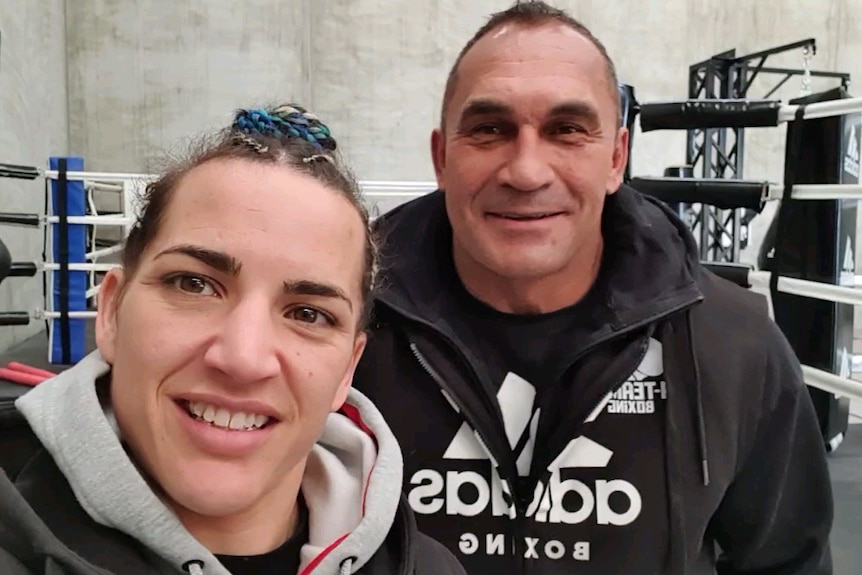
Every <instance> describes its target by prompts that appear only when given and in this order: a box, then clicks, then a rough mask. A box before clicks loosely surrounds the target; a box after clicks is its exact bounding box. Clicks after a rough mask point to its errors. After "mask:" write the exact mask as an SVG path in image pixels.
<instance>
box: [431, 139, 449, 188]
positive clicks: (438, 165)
mask: <svg viewBox="0 0 862 575" xmlns="http://www.w3.org/2000/svg"><path fill="white" fill-rule="evenodd" d="M431 161H432V162H433V163H434V174H435V175H436V177H437V187H438V188H439V189H441V190H442V189H445V186H444V185H443V170H445V169H446V137H445V135H444V134H443V131H442V130H441V129H440V128H436V129H435V130H434V131H433V132H431Z"/></svg>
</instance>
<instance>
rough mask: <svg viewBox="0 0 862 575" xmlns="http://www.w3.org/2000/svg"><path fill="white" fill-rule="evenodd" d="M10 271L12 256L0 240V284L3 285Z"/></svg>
mask: <svg viewBox="0 0 862 575" xmlns="http://www.w3.org/2000/svg"><path fill="white" fill-rule="evenodd" d="M11 270H12V254H10V253H9V248H7V247H6V244H4V243H3V240H2V239H0V283H3V280H5V279H6V278H7V277H8V276H9V275H10V274H9V272H10V271H11Z"/></svg>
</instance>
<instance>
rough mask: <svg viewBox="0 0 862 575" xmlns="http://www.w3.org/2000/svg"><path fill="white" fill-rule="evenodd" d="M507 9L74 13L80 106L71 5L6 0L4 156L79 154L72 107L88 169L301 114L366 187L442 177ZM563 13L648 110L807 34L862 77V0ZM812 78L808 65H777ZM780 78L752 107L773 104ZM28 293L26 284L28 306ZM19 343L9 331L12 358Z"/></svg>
mask: <svg viewBox="0 0 862 575" xmlns="http://www.w3.org/2000/svg"><path fill="white" fill-rule="evenodd" d="M508 4H509V0H427V1H422V2H416V1H414V0H291V1H288V2H274V1H272V0H244V1H242V2H239V1H237V0H214V1H212V2H206V3H204V2H200V1H198V0H176V1H174V2H164V1H157V0H144V1H140V2H118V1H117V0H87V1H82V0H68V2H67V6H66V12H67V18H66V42H65V46H66V47H67V49H66V50H65V56H66V58H65V62H67V63H68V98H67V97H66V94H65V91H64V89H63V87H62V86H61V85H58V84H62V82H59V83H58V82H57V81H56V80H55V79H56V78H62V77H63V65H64V49H63V46H64V43H63V42H62V37H63V29H62V22H63V19H62V7H63V2H62V0H51V1H46V2H39V3H36V2H27V1H26V0H5V1H4V2H2V3H0V29H2V32H3V49H2V51H3V55H2V64H3V66H2V67H0V95H2V96H0V98H2V100H0V101H2V102H3V103H4V105H3V107H2V110H0V114H3V116H2V119H3V123H2V125H3V126H4V128H6V127H7V126H10V128H9V129H4V130H3V131H2V135H0V138H2V139H0V142H2V143H0V146H2V148H0V151H2V157H3V159H4V160H5V161H11V160H12V159H13V158H14V159H17V160H20V161H24V162H30V163H42V162H43V161H44V159H45V157H46V156H47V155H49V154H50V153H59V152H61V151H63V150H66V144H67V141H66V136H65V134H66V129H65V128H66V116H65V114H64V112H63V110H64V108H65V107H66V106H68V109H69V116H68V118H69V139H68V144H69V145H68V151H69V152H71V153H75V154H80V155H83V156H84V157H85V159H86V165H87V168H88V169H91V170H108V171H122V172H135V171H150V170H151V169H153V168H154V166H155V165H156V164H155V163H154V160H156V159H158V158H159V156H160V154H161V152H162V150H164V149H166V148H169V149H170V148H175V147H176V146H178V145H181V144H182V141H183V139H184V138H185V137H187V136H189V135H192V134H195V133H197V132H200V131H202V130H205V129H208V128H211V127H215V126H221V125H224V124H225V123H226V122H228V121H229V119H230V116H231V113H232V111H233V110H234V109H235V108H236V107H238V106H243V105H249V104H253V103H257V102H268V101H275V100H279V101H283V100H295V101H299V102H302V103H305V104H307V105H308V106H309V107H310V108H312V109H313V110H314V111H316V112H317V113H318V114H319V115H320V116H321V117H322V118H324V120H325V121H327V123H329V124H330V126H331V127H332V129H333V131H334V133H335V136H336V137H337V138H338V139H339V141H340V142H341V144H342V149H343V150H344V151H345V152H346V153H347V155H348V156H349V157H350V159H351V160H353V162H354V165H355V167H356V170H357V172H358V175H359V176H360V178H362V179H387V180H430V179H432V177H433V171H432V168H431V162H430V159H429V153H428V140H429V133H430V130H431V129H432V128H433V127H434V125H435V123H436V121H437V118H438V116H439V100H440V95H441V92H442V88H443V83H444V81H445V76H446V73H447V71H448V67H449V66H450V64H451V62H452V60H453V59H454V57H455V55H456V54H457V52H458V51H459V49H460V47H461V46H462V45H463V43H464V42H465V41H466V40H467V39H468V38H469V36H470V35H471V34H472V33H473V31H474V30H475V29H476V28H477V27H479V26H480V25H481V24H482V23H483V21H484V20H485V17H486V15H487V14H488V13H489V12H491V11H494V10H498V9H502V8H504V7H506V6H507V5H508ZM557 5H559V6H560V7H564V8H567V9H569V10H570V11H571V13H572V14H573V15H574V16H576V17H577V18H580V19H581V20H583V21H584V22H585V23H586V24H587V25H588V26H590V27H591V28H592V29H593V30H594V31H595V33H596V34H597V35H598V36H599V37H600V38H601V39H602V40H603V41H604V42H605V44H606V45H607V47H608V49H609V51H610V53H611V55H612V57H613V58H614V59H615V61H616V63H617V67H618V68H619V71H620V76H621V78H622V79H623V80H624V81H626V82H627V83H630V84H632V85H634V86H635V87H636V90H637V95H638V98H639V99H640V100H641V101H651V100H661V99H674V98H682V97H685V95H686V92H687V77H688V66H689V64H691V63H693V62H695V61H698V60H702V59H705V58H707V57H709V56H710V55H712V54H715V53H717V52H720V51H724V50H727V49H729V48H736V49H737V50H738V52H739V53H740V54H745V53H749V52H752V51H756V50H761V49H764V48H769V47H772V46H775V45H779V44H784V43H788V42H792V41H796V40H799V39H802V38H806V37H814V38H816V39H817V41H818V47H819V52H818V54H817V56H816V57H815V58H814V60H813V61H812V65H813V66H814V67H816V68H818V69H824V70H840V71H846V72H850V73H851V74H853V75H854V77H856V78H858V77H860V76H861V75H862V61H860V60H859V59H858V58H855V57H854V56H855V55H856V54H858V53H859V50H860V48H862V39H860V38H862V37H860V36H858V35H856V34H854V30H856V29H858V24H859V23H860V19H859V16H857V14H859V13H862V12H860V10H862V0H761V2H758V3H751V2H745V1H743V0H673V1H670V0H641V1H640V2H636V3H626V5H627V6H630V9H629V10H628V11H626V10H622V9H620V8H618V7H614V8H610V4H608V3H606V2H605V1H604V0H557ZM635 5H636V7H637V9H631V7H633V6H635ZM44 30H49V31H52V32H51V33H49V34H48V35H47V36H44V35H43V31H44ZM43 36H44V37H45V38H48V39H47V40H45V39H43ZM25 62H26V65H25V64H24V63H25ZM34 62H35V63H36V65H34ZM801 64H802V54H801V52H799V53H795V54H790V55H787V56H786V57H784V58H776V59H774V60H771V61H770V62H769V65H772V66H788V67H794V68H795V67H799V66H801ZM769 80H770V79H766V78H763V79H762V80H760V81H759V82H758V84H757V85H756V86H755V88H754V89H753V90H752V92H751V93H750V95H751V96H753V97H758V96H762V95H763V94H765V92H766V91H767V90H768V89H769V87H770V86H771V84H770V81H769ZM827 85H833V84H829V83H824V82H815V83H814V88H815V89H818V88H822V87H825V86H827ZM799 88H800V83H799V80H798V79H795V80H792V81H791V82H789V83H788V84H787V85H786V86H785V89H784V90H782V91H781V92H779V94H778V95H779V96H781V97H783V98H789V97H793V96H795V95H797V94H798V93H799ZM860 93H862V92H860ZM10 116H11V119H10ZM34 118H37V121H38V122H39V126H40V127H39V128H38V129H35V130H34V129H33V123H34ZM7 119H9V120H8V121H7ZM747 138H748V139H747V147H746V155H745V160H746V175H747V176H751V177H763V178H771V179H773V180H776V181H780V179H781V174H782V166H783V148H784V131H783V129H781V128H777V129H775V128H773V129H763V130H750V131H749V132H748V136H747ZM19 140H20V142H19ZM684 159H685V136H684V134H681V133H679V134H677V133H667V132H655V133H648V134H641V133H636V134H635V150H634V155H633V158H632V162H633V167H634V172H635V173H636V174H641V175H656V174H661V172H662V170H663V169H664V168H665V167H666V166H668V165H672V164H679V163H681V162H683V161H684ZM0 185H2V188H0V194H2V196H0V197H2V198H3V201H4V205H5V202H8V201H12V200H11V198H15V200H14V201H18V202H20V201H23V200H21V199H20V198H21V197H22V196H21V194H19V193H17V192H13V191H12V190H18V189H24V188H21V187H19V186H16V185H14V183H8V182H6V181H2V182H0ZM19 207H22V208H23V207H24V206H19ZM31 207H32V208H37V207H39V206H37V205H35V204H34V205H31V206H30V205H28V209H29V208H31ZM764 221H765V218H764ZM4 233H5V232H4ZM25 235H28V237H32V236H34V235H35V234H32V232H29V231H26V232H25V231H21V232H13V233H11V238H12V240H11V241H12V243H15V245H16V246H17V249H19V250H24V251H27V250H28V249H29V250H30V252H28V254H29V253H32V254H33V255H35V253H36V252H34V251H32V250H33V249H35V248H36V246H37V245H39V244H38V242H37V243H32V240H27V241H31V243H30V244H27V245H29V248H27V247H26V245H25V244H26V241H25V239H24V237H25ZM758 235H759V229H755V237H757V236H758ZM858 251H859V250H857V252H858ZM28 257H29V255H28ZM23 285H25V284H24V283H21V282H16V283H15V286H16V288H17V289H19V293H18V294H16V295H15V296H14V297H15V298H16V302H14V303H15V304H16V306H17V304H18V303H19V300H21V298H23V297H25V296H24V295H22V293H20V291H21V290H22V288H21V287H20V286H23ZM27 285H31V284H27ZM32 285H33V286H35V285H36V284H32ZM0 293H2V294H4V295H3V296H2V297H5V298H6V301H3V302H2V303H3V304H4V307H6V308H8V307H9V306H6V305H5V304H7V303H9V301H10V300H9V298H10V297H13V296H11V295H10V293H9V291H8V288H7V290H6V291H0ZM16 306H13V307H16ZM4 333H6V332H4ZM4 337H6V338H7V339H6V340H4V339H3V338H4ZM4 341H8V336H7V335H0V347H2V344H3V342H4Z"/></svg>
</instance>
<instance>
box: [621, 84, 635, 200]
mask: <svg viewBox="0 0 862 575" xmlns="http://www.w3.org/2000/svg"><path fill="white" fill-rule="evenodd" d="M619 88H620V111H621V112H622V125H623V126H625V127H626V128H628V130H629V161H628V162H626V168H625V171H624V172H623V181H624V182H626V183H628V182H629V181H630V180H631V178H632V145H633V144H634V139H635V138H634V134H635V130H634V126H635V119H636V118H637V115H638V112H639V110H640V105H639V104H638V101H637V98H635V88H634V86H630V85H628V84H620V87H619Z"/></svg>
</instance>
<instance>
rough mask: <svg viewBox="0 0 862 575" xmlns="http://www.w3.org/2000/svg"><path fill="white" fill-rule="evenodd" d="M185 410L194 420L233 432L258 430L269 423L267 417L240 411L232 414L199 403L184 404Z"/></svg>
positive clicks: (221, 408) (222, 409) (225, 410)
mask: <svg viewBox="0 0 862 575" xmlns="http://www.w3.org/2000/svg"><path fill="white" fill-rule="evenodd" d="M186 410H188V412H189V414H191V416H192V417H194V418H196V419H199V420H201V421H205V422H207V423H209V424H210V425H213V426H215V427H221V428H222V429H232V430H235V431H240V430H252V429H260V428H261V427H263V426H264V425H266V424H267V423H268V422H269V417H268V416H266V415H258V414H255V413H243V412H241V411H239V412H236V413H233V412H230V411H228V410H227V409H225V408H223V407H216V406H214V405H210V404H208V403H203V402H200V401H189V402H186Z"/></svg>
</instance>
